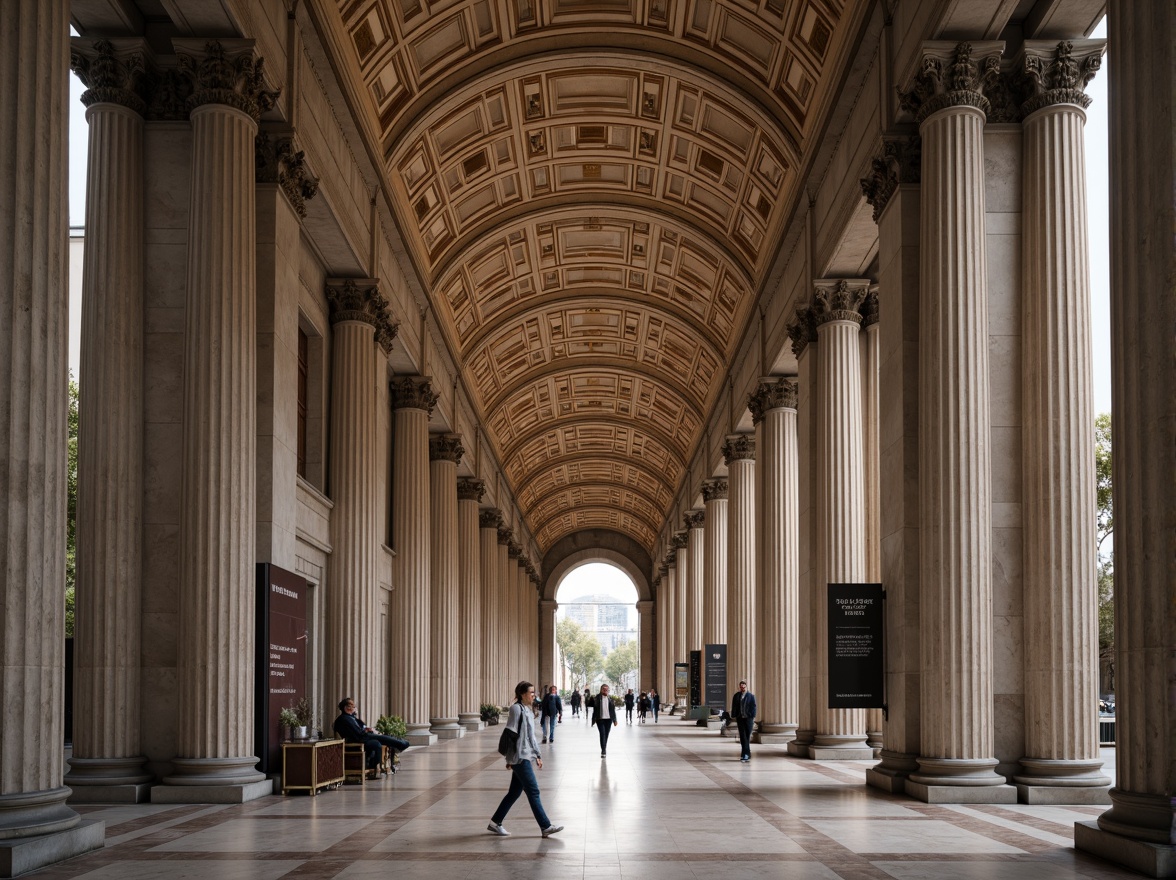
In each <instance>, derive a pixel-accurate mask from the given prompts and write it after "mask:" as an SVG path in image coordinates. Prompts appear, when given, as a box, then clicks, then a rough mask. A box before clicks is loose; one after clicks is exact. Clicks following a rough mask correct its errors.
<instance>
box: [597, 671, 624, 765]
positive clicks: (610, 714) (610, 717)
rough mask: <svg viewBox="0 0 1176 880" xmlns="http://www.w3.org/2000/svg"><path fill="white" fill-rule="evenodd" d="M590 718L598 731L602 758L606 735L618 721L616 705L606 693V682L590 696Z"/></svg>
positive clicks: (606, 739) (605, 752)
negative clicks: (597, 692)
mask: <svg viewBox="0 0 1176 880" xmlns="http://www.w3.org/2000/svg"><path fill="white" fill-rule="evenodd" d="M592 718H593V719H594V720H595V722H596V729H597V730H598V731H599V732H600V757H602V758H603V757H605V756H606V755H607V754H608V735H609V734H610V733H612V729H613V728H614V727H616V726H617V724H619V723H620V722H619V721H618V720H617V707H616V706H614V705H613V701H612V697H610V696H609V695H608V685H607V684H602V685H601V686H600V693H599V694H597V695H596V696H595V697H593V698H592Z"/></svg>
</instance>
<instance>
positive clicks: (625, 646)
mask: <svg viewBox="0 0 1176 880" xmlns="http://www.w3.org/2000/svg"><path fill="white" fill-rule="evenodd" d="M636 671H637V643H636V642H622V643H621V644H619V645H617V646H616V647H615V648H613V649H612V650H611V651H609V652H608V656H607V657H605V658H604V675H605V677H606V678H607V679H608V680H609V681H611V682H612V683H613V684H615V685H616V686H617V690H618V691H623V690H624V689H625V688H628V687H633V684H632V682H631V680H630V676H631V675H632V674H633V673H634V672H636Z"/></svg>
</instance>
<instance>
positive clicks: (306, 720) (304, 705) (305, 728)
mask: <svg viewBox="0 0 1176 880" xmlns="http://www.w3.org/2000/svg"><path fill="white" fill-rule="evenodd" d="M291 708H292V709H293V711H294V716H295V718H297V719H298V723H297V724H296V725H295V728H294V735H295V737H296V738H297V739H306V738H307V737H308V736H309V735H310V728H311V727H312V726H313V725H314V710H312V709H311V708H310V700H308V699H307V698H306V697H302V698H301V699H300V700H299V701H298V702H297V703H295V704H294V705H293V706H292V707H291Z"/></svg>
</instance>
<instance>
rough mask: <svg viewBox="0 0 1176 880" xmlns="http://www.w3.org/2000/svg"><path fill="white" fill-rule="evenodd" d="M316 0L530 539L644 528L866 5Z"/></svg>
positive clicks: (774, 241) (662, 499)
mask: <svg viewBox="0 0 1176 880" xmlns="http://www.w3.org/2000/svg"><path fill="white" fill-rule="evenodd" d="M312 3H313V5H314V6H315V7H316V9H318V11H319V15H318V16H316V18H317V19H318V20H319V21H320V22H325V26H326V27H327V29H328V30H330V31H331V33H330V34H329V35H328V36H329V39H328V43H329V45H330V46H331V47H332V49H331V51H332V52H333V53H334V54H335V55H336V56H337V57H336V59H335V62H336V65H337V68H336V69H337V70H340V71H342V72H344V80H345V83H346V85H347V87H348V88H349V89H350V92H351V94H350V101H351V105H352V108H353V110H354V112H355V113H356V114H357V115H358V116H359V117H360V118H359V120H358V121H359V123H360V126H361V128H362V129H363V131H364V132H365V135H366V136H368V137H369V138H371V139H372V141H373V149H374V151H375V152H376V154H377V155H380V156H382V157H383V170H384V173H385V176H386V177H385V184H386V188H387V191H388V192H389V193H391V194H392V198H393V202H394V210H395V212H396V215H397V222H398V226H399V229H400V232H401V235H402V236H403V238H404V241H405V246H406V248H407V250H408V252H409V255H410V257H411V259H412V260H413V262H414V264H415V269H416V272H417V274H418V276H419V277H420V278H421V280H422V282H423V283H424V284H425V286H426V288H427V289H428V292H429V295H430V298H431V300H432V305H433V308H434V313H435V314H436V316H437V318H438V321H439V323H440V325H441V327H442V330H443V332H444V333H445V335H446V337H447V342H448V344H449V345H450V347H451V350H452V352H453V355H454V357H455V358H456V360H457V361H458V362H459V363H460V365H461V369H462V371H463V373H464V377H465V382H466V385H467V387H468V388H469V389H470V392H471V394H473V396H474V397H475V406H477V407H478V408H479V409H480V411H481V417H482V419H483V424H484V426H485V429H486V432H487V436H488V437H489V439H490V441H491V442H492V443H493V444H494V446H495V447H496V450H497V452H498V454H499V457H500V460H501V461H502V463H503V467H504V470H505V476H506V478H507V480H508V481H509V482H510V483H511V486H512V488H513V490H514V494H515V497H516V498H517V499H518V501H519V505H520V509H521V511H522V514H523V516H524V518H525V519H526V521H527V525H528V527H529V529H530V530H531V532H532V534H533V535H534V536H535V539H536V541H537V543H538V544H539V547H540V549H541V551H546V549H547V548H549V547H550V546H551V545H552V544H554V543H555V542H556V541H558V540H560V539H561V538H563V537H565V536H566V535H568V534H570V533H573V532H576V531H579V530H581V529H602V528H603V529H612V530H615V531H620V532H623V533H625V534H627V535H629V536H630V537H632V538H633V539H634V540H636V541H638V542H639V543H640V544H642V545H644V546H645V547H646V548H647V549H648V550H650V551H652V550H653V547H654V544H655V542H656V540H657V536H658V534H659V532H660V531H661V529H662V527H663V525H664V522H665V519H666V516H667V514H669V513H670V512H671V507H672V504H673V499H674V497H675V495H676V493H677V492H678V490H679V488H680V487H681V483H682V481H683V480H684V479H686V476H687V473H688V462H689V461H690V459H691V457H692V456H693V455H694V453H695V450H696V449H697V448H698V444H699V441H700V439H701V436H702V433H703V431H704V429H705V425H706V422H707V420H708V418H709V416H710V413H711V410H712V409H713V407H714V404H715V401H716V400H717V399H718V397H719V395H720V393H721V391H722V388H723V385H724V383H725V381H726V375H727V373H728V371H729V369H730V366H731V359H732V357H733V356H734V354H735V351H736V348H737V346H738V343H739V340H740V336H741V334H742V333H743V332H744V331H745V328H746V327H747V324H748V320H749V318H750V317H751V315H752V314H753V311H754V308H755V303H756V300H757V298H758V296H759V295H760V292H761V287H762V285H763V284H764V281H765V278H766V276H767V274H768V271H769V269H770V267H771V265H772V262H773V260H774V259H775V257H776V252H777V250H778V246H779V242H780V239H781V237H782V235H783V232H784V226H785V223H786V222H787V218H788V216H789V215H790V213H791V212H792V210H793V207H794V205H795V203H796V200H797V198H798V197H799V192H798V188H799V174H800V169H802V168H803V167H804V165H805V160H806V159H807V157H808V155H809V154H810V153H811V151H812V150H813V148H814V140H815V137H816V134H817V133H818V132H819V131H820V127H821V124H822V122H823V119H822V116H823V114H825V113H827V107H828V103H829V96H830V94H831V91H832V89H833V88H834V87H835V85H836V83H837V81H838V79H839V76H840V73H841V68H843V67H844V65H845V64H846V59H845V57H844V56H845V55H846V52H845V46H846V43H847V41H848V40H849V39H850V38H851V37H852V34H853V32H854V29H855V28H856V27H857V26H858V24H859V21H858V19H859V16H860V14H861V10H860V9H859V8H858V7H859V6H860V4H857V3H854V2H852V0H851V2H842V0H758V2H755V0H591V2H588V0H545V2H535V0H474V2H440V3H432V4H430V3H426V2H422V0H312Z"/></svg>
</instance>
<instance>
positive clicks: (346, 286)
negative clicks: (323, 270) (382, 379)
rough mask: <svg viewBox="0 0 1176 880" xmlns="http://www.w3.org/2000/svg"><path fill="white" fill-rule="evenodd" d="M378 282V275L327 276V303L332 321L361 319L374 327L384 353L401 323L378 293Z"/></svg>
mask: <svg viewBox="0 0 1176 880" xmlns="http://www.w3.org/2000/svg"><path fill="white" fill-rule="evenodd" d="M379 285H380V281H379V279H378V278H329V279H327V289H326V294H327V305H328V306H329V308H330V313H331V319H330V320H331V323H332V324H338V323H340V322H343V321H360V322H361V323H364V324H370V325H371V326H372V327H374V328H375V331H376V335H375V338H376V342H377V343H379V345H380V348H382V349H383V350H384V353H385V354H387V353H388V352H389V351H391V350H392V340H394V339H395V338H396V333H397V331H398V330H399V328H400V325H398V324H393V323H392V319H391V317H390V316H389V311H388V300H386V299H384V297H383V295H382V294H381V293H380V287H379Z"/></svg>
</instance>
